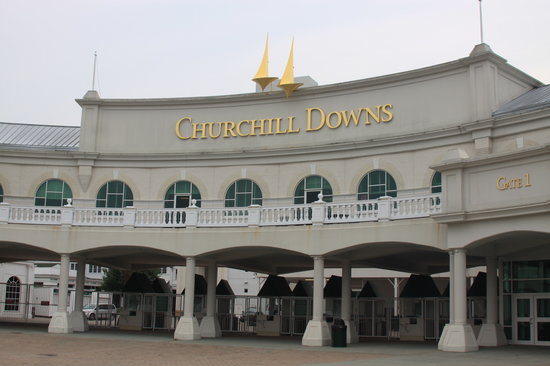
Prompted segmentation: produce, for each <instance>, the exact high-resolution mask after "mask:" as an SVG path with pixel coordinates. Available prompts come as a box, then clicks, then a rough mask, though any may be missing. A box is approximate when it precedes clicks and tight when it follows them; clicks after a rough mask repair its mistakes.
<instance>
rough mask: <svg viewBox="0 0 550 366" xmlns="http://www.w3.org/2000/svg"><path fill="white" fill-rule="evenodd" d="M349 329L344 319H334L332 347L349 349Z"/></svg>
mask: <svg viewBox="0 0 550 366" xmlns="http://www.w3.org/2000/svg"><path fill="white" fill-rule="evenodd" d="M347 328H348V327H346V323H344V321H343V320H342V319H334V322H333V323H332V347H347V345H348V343H347V334H346V333H347Z"/></svg>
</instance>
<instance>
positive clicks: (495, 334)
mask: <svg viewBox="0 0 550 366" xmlns="http://www.w3.org/2000/svg"><path fill="white" fill-rule="evenodd" d="M477 344H478V345H479V346H480V347H500V346H504V345H506V344H508V340H507V339H506V335H505V334H504V329H502V326H501V325H500V324H483V325H482V326H481V329H480V330H479V335H478V336H477Z"/></svg>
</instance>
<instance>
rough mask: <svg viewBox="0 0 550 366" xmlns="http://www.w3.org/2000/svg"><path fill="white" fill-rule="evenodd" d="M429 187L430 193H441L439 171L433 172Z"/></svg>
mask: <svg viewBox="0 0 550 366" xmlns="http://www.w3.org/2000/svg"><path fill="white" fill-rule="evenodd" d="M430 188H431V191H432V193H441V191H442V188H443V187H442V185H441V172H438V171H435V172H434V174H433V175H432V181H431V184H430Z"/></svg>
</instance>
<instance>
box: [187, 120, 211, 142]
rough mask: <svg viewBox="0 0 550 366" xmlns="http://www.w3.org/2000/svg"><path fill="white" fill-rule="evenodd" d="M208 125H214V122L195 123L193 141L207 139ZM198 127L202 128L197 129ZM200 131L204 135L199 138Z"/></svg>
mask: <svg viewBox="0 0 550 366" xmlns="http://www.w3.org/2000/svg"><path fill="white" fill-rule="evenodd" d="M208 123H212V122H202V123H193V136H191V138H192V139H197V138H201V139H205V138H206V125H207V124H208ZM197 126H202V128H200V127H197ZM199 131H200V132H201V134H202V136H201V137H197V132H199Z"/></svg>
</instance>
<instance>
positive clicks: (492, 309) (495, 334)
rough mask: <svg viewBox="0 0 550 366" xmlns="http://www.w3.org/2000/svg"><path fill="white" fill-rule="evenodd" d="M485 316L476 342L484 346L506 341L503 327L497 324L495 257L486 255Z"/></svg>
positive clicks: (500, 343) (498, 344) (494, 345)
mask: <svg viewBox="0 0 550 366" xmlns="http://www.w3.org/2000/svg"><path fill="white" fill-rule="evenodd" d="M486 260H487V318H486V322H485V323H484V324H483V325H482V326H481V329H480V330H479V335H478V337H477V343H478V345H480V346H485V347H499V346H503V345H505V344H507V343H508V341H507V340H506V335H505V334H504V329H503V328H502V326H501V325H500V324H498V320H497V314H498V296H497V282H498V277H497V258H496V257H494V256H491V257H487V258H486Z"/></svg>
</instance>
